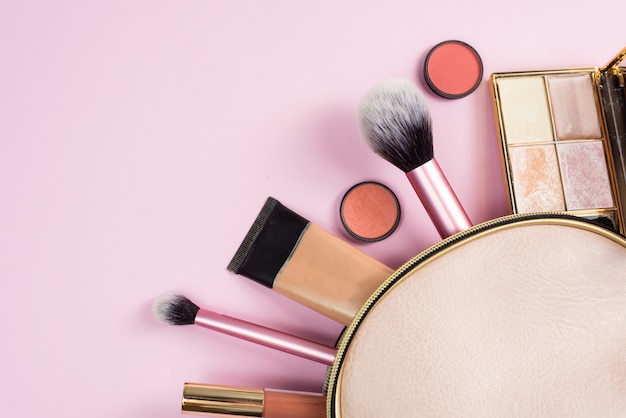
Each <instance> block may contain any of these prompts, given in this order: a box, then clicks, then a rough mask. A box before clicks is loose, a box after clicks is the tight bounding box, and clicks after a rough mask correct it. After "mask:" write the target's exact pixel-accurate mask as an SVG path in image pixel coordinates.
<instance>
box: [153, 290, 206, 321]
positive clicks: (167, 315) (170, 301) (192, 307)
mask: <svg viewBox="0 0 626 418" xmlns="http://www.w3.org/2000/svg"><path fill="white" fill-rule="evenodd" d="M199 310H200V308H199V307H198V306H197V305H196V304H195V303H193V302H192V301H190V300H189V299H187V297H185V296H183V295H176V294H168V295H163V296H160V297H158V298H157V299H155V300H154V302H153V303H152V312H153V313H154V316H156V317H157V319H158V320H159V321H161V322H163V323H165V324H170V325H192V324H193V323H194V322H195V320H196V314H197V313H198V311H199Z"/></svg>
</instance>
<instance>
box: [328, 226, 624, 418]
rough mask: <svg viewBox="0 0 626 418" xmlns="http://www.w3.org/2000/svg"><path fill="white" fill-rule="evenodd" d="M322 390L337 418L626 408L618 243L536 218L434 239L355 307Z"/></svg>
mask: <svg viewBox="0 0 626 418" xmlns="http://www.w3.org/2000/svg"><path fill="white" fill-rule="evenodd" d="M326 392H327V396H328V404H327V405H328V411H327V413H328V416H329V417H334V418H387V417H389V418H410V417H468V416H471V417H626V240H625V239H624V237H622V236H621V235H618V234H615V233H613V232H610V231H609V230H607V229H604V228H602V227H599V226H597V225H595V224H592V223H590V222H587V221H584V220H581V219H579V218H573V217H570V216H565V215H564V216H561V215H548V214H544V215H541V214H534V215H514V216H510V217H504V218H500V219H497V220H495V221H492V222H488V223H485V224H482V225H478V226H475V227H473V228H471V229H470V230H468V231H466V232H462V233H460V234H457V235H455V236H452V237H450V238H448V239H446V240H444V241H442V242H440V243H439V244H437V245H435V246H433V247H431V248H429V249H428V250H426V251H424V252H423V253H421V254H419V255H418V256H416V257H415V258H413V259H412V260H410V261H409V262H407V263H406V264H405V265H404V266H403V267H401V268H400V269H398V270H397V271H396V272H395V273H394V274H393V275H392V276H391V277H390V278H389V279H388V280H387V281H386V282H385V283H384V284H383V285H382V286H381V287H380V288H379V289H378V290H377V291H376V292H375V293H374V294H373V295H372V296H371V297H370V299H369V300H368V302H367V303H366V304H365V305H364V306H363V308H362V309H361V311H360V312H359V314H358V315H357V317H356V318H355V320H354V322H353V323H352V324H351V325H350V326H349V327H348V328H347V329H346V330H345V332H344V335H343V336H342V338H341V340H340V342H339V345H338V355H337V360H336V361H335V364H334V365H333V366H332V367H331V368H330V370H329V373H328V379H327V387H326Z"/></svg>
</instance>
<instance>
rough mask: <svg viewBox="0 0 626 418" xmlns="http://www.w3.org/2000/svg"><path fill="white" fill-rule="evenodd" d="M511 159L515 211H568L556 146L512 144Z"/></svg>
mask: <svg viewBox="0 0 626 418" xmlns="http://www.w3.org/2000/svg"><path fill="white" fill-rule="evenodd" d="M509 159H510V162H511V175H512V177H513V184H514V195H515V205H516V206H517V211H516V212H518V213H525V212H538V211H563V210H565V200H564V197H563V189H562V187H561V176H560V173H559V165H558V160H557V156H556V150H555V149H554V145H529V146H521V147H511V148H510V149H509Z"/></svg>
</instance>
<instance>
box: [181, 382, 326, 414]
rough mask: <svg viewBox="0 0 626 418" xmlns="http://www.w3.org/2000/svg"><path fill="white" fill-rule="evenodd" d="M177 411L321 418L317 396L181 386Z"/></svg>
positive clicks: (321, 406) (322, 398)
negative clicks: (181, 391) (179, 408)
mask: <svg viewBox="0 0 626 418" xmlns="http://www.w3.org/2000/svg"><path fill="white" fill-rule="evenodd" d="M181 412H182V413H183V414H189V415H203V416H209V417H235V416H237V417H240V416H244V417H262V418H295V417H299V418H325V417H326V397H325V396H324V395H322V394H321V393H308V392H293V391H285V390H276V389H257V388H246V387H237V386H215V385H204V384H198V383H185V385H184V388H183V400H182V405H181Z"/></svg>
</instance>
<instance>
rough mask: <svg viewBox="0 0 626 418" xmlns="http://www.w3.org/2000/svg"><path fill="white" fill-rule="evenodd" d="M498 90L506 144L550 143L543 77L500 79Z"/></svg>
mask: <svg viewBox="0 0 626 418" xmlns="http://www.w3.org/2000/svg"><path fill="white" fill-rule="evenodd" d="M498 89H499V92H500V99H501V101H502V118H503V120H504V126H505V127H506V133H507V142H508V143H509V144H517V143H528V142H546V141H551V140H552V121H551V118H550V109H549V106H548V96H547V94H546V88H545V83H544V79H543V77H524V78H507V79H502V80H500V82H499V83H498Z"/></svg>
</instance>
